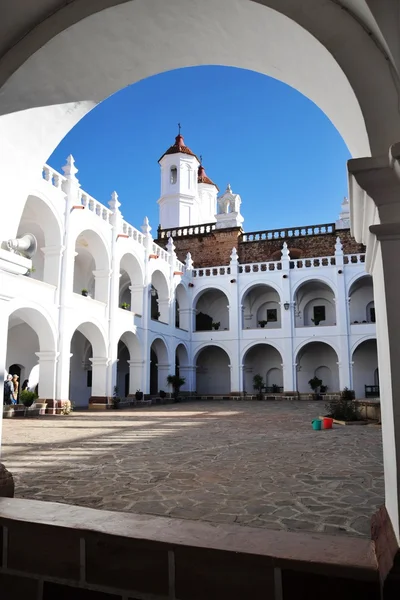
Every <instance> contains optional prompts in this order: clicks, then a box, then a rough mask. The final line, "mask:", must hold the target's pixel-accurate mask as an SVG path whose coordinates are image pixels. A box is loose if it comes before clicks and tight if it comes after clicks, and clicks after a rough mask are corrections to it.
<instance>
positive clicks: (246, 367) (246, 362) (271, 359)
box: [243, 344, 283, 394]
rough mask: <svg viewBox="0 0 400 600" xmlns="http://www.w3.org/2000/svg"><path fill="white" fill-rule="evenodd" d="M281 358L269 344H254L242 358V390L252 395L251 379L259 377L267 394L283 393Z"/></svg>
mask: <svg viewBox="0 0 400 600" xmlns="http://www.w3.org/2000/svg"><path fill="white" fill-rule="evenodd" d="M282 362H283V361H282V356H281V354H280V352H279V351H278V350H277V349H276V348H274V347H273V346H271V345H269V344H256V345H255V346H252V347H251V348H249V350H247V352H246V354H245V355H244V358H243V389H244V391H245V392H247V393H248V394H254V393H255V392H254V387H253V378H254V376H255V375H261V377H262V378H263V381H264V386H265V388H266V391H267V392H283V372H282Z"/></svg>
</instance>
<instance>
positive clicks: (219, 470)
mask: <svg viewBox="0 0 400 600" xmlns="http://www.w3.org/2000/svg"><path fill="white" fill-rule="evenodd" d="M321 410H323V407H322V405H320V404H313V403H291V402H271V403H268V402H247V403H245V402H233V401H232V402H230V401H225V402H224V401H221V402H207V401H204V402H202V403H200V402H196V403H184V404H175V405H169V406H160V407H150V408H147V409H133V410H129V411H128V410H120V411H108V412H99V413H95V412H75V413H73V414H71V415H70V416H59V417H50V416H49V417H44V418H42V419H40V418H38V419H21V420H19V419H5V420H4V421H3V456H2V461H3V462H4V463H5V465H6V467H7V468H8V469H9V470H10V471H12V473H13V474H14V477H15V482H16V496H17V497H20V498H33V499H37V500H48V501H59V502H66V503H70V504H77V505H80V506H88V507H92V508H100V509H101V508H103V509H109V510H116V511H127V512H138V513H148V514H153V515H164V516H168V517H179V518H187V519H197V520H203V521H211V522H218V523H239V524H243V525H249V526H252V527H265V528H269V529H271V528H272V529H286V530H306V531H319V532H328V533H338V534H350V535H362V536H367V535H369V521H370V516H371V514H372V513H373V512H374V511H375V510H376V509H377V508H378V507H379V506H380V505H381V504H382V503H383V501H384V485H383V467H382V445H381V430H380V427H378V426H352V427H341V426H336V427H334V429H333V430H325V431H313V430H312V428H311V420H312V419H313V418H315V417H316V416H318V414H319V413H320V411H321Z"/></svg>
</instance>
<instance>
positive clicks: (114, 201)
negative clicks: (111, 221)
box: [108, 190, 121, 213]
mask: <svg viewBox="0 0 400 600" xmlns="http://www.w3.org/2000/svg"><path fill="white" fill-rule="evenodd" d="M108 206H109V207H110V208H111V210H112V212H113V213H117V212H119V207H120V206H121V202H120V201H119V200H118V194H117V192H116V191H115V190H114V191H113V193H112V194H111V200H109V201H108Z"/></svg>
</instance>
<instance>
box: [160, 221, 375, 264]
mask: <svg viewBox="0 0 400 600" xmlns="http://www.w3.org/2000/svg"><path fill="white" fill-rule="evenodd" d="M241 233H242V232H241V229H240V228H239V227H235V228H231V229H220V230H214V231H213V232H211V233H207V234H202V235H193V236H186V237H177V238H175V239H174V243H175V246H176V253H177V255H178V258H179V260H180V261H182V262H185V259H186V254H187V253H188V252H190V253H191V255H192V259H193V262H194V266H195V268H200V267H213V266H219V265H227V264H229V261H230V255H231V252H232V248H233V247H235V248H236V250H237V251H238V255H239V262H240V263H241V264H245V263H255V262H262V261H267V260H279V258H276V256H274V254H275V253H277V252H278V253H279V250H280V249H281V248H282V244H283V242H284V241H286V242H287V244H288V246H289V249H290V248H295V249H296V250H299V251H300V253H298V254H297V255H296V256H295V257H294V258H312V257H319V256H333V255H334V253H335V243H336V237H337V236H339V237H340V239H341V241H342V244H343V251H344V253H345V254H359V253H363V252H365V247H364V246H363V245H362V244H358V243H357V242H356V241H355V239H354V238H352V237H351V235H350V230H346V229H345V230H341V231H337V232H334V233H327V234H321V235H314V236H305V237H296V238H288V239H286V240H285V239H284V238H281V239H279V240H259V241H255V242H242V241H241ZM158 243H159V244H160V245H161V246H165V240H159V241H158Z"/></svg>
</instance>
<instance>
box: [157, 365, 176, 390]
mask: <svg viewBox="0 0 400 600" xmlns="http://www.w3.org/2000/svg"><path fill="white" fill-rule="evenodd" d="M157 369H158V389H159V390H165V391H166V392H172V388H171V386H170V385H168V383H167V377H168V375H170V374H171V365H170V364H169V363H168V364H167V363H164V364H162V363H158V365H157ZM174 371H175V368H174Z"/></svg>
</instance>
